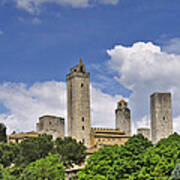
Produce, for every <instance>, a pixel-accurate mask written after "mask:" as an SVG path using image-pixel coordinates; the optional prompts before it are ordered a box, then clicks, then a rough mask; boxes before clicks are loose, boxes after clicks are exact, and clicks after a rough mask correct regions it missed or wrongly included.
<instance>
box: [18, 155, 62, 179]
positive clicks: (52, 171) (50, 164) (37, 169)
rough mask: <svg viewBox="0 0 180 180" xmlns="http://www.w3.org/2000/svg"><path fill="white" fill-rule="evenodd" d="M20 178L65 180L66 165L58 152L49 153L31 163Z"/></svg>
mask: <svg viewBox="0 0 180 180" xmlns="http://www.w3.org/2000/svg"><path fill="white" fill-rule="evenodd" d="M19 179H20V180H37V179H38V180H45V179H47V180H63V179H65V175H64V166H63V164H62V162H61V160H60V159H59V156H58V155H57V154H55V155H48V156H46V157H45V158H42V159H39V160H37V161H35V162H32V163H30V164H29V165H28V166H27V167H26V168H25V169H24V171H23V173H22V174H21V176H20V178H19Z"/></svg>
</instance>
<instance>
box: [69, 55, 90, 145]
mask: <svg viewBox="0 0 180 180" xmlns="http://www.w3.org/2000/svg"><path fill="white" fill-rule="evenodd" d="M89 77H90V73H89V72H86V70H85V66H84V64H83V63H82V60H81V59H80V61H79V64H78V65H77V66H75V67H73V68H71V69H70V73H69V74H68V75H66V82H67V109H68V136H71V137H72V138H75V139H76V140H77V141H81V142H83V143H84V144H85V145H86V146H87V147H90V130H91V122H90V93H89Z"/></svg>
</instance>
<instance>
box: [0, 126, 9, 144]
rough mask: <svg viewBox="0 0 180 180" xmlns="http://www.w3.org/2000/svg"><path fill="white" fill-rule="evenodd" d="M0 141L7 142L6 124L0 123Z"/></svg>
mask: <svg viewBox="0 0 180 180" xmlns="http://www.w3.org/2000/svg"><path fill="white" fill-rule="evenodd" d="M0 142H7V136H6V126H5V125H4V124H2V123H0Z"/></svg>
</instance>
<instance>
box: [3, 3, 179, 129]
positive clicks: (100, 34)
mask: <svg viewBox="0 0 180 180" xmlns="http://www.w3.org/2000/svg"><path fill="white" fill-rule="evenodd" d="M34 2H35V1H34V0H28V1H26V3H25V0H22V1H20V0H1V1H0V86H2V87H3V85H4V84H6V83H7V82H9V83H11V85H9V86H10V87H9V86H8V90H9V89H10V88H11V89H13V88H14V86H19V83H23V84H24V85H25V86H26V87H25V88H24V91H28V90H29V89H28V88H31V87H32V86H33V85H34V84H36V83H42V84H43V83H46V82H52V81H55V82H65V75H66V74H67V73H68V72H69V68H70V67H72V66H73V65H75V64H77V62H78V60H79V58H80V57H82V59H83V60H84V63H85V64H86V67H87V70H88V71H90V72H91V82H92V84H93V85H94V88H97V89H98V90H100V91H101V94H103V93H105V94H106V95H107V96H110V97H112V99H113V98H115V97H116V96H117V97H119V96H122V97H125V98H129V102H130V100H131V101H132V102H133V103H132V104H131V102H130V106H131V107H132V108H133V107H135V102H134V100H135V99H136V98H137V97H136V98H135V99H133V97H134V96H135V94H136V93H138V94H141V93H142V92H141V91H144V90H143V88H144V85H145V84H146V83H149V81H150V80H151V82H152V81H154V79H148V80H146V81H144V79H141V78H140V79H136V78H135V79H134V82H135V83H136V81H137V84H139V86H138V87H140V89H138V87H137V88H135V89H133V88H132V87H130V86H132V83H131V82H129V79H131V77H129V79H128V80H126V77H128V75H127V74H126V73H124V70H123V69H124V68H123V69H121V65H120V66H118V65H119V64H118V63H117V61H119V62H120V61H121V60H122V57H124V59H126V58H128V56H124V55H123V56H121V57H120V56H119V54H120V53H121V51H120V52H119V51H118V52H117V53H116V54H115V55H114V54H113V55H110V54H109V53H108V52H107V50H113V49H115V47H117V46H118V45H120V46H122V47H124V48H125V47H126V48H127V47H130V48H132V49H133V45H135V44H136V43H138V42H143V43H144V45H143V47H145V46H146V45H147V43H148V42H151V43H152V44H153V45H154V46H157V47H160V48H161V53H163V52H165V53H167V54H168V53H169V54H170V53H171V54H174V55H175V56H177V59H178V60H177V61H179V57H178V54H179V53H180V50H178V49H179V48H180V43H179V42H180V40H179V37H180V1H179V0H119V1H118V0H99V1H98V0H97V1H95V0H94V1H92V0H91V1H88V0H77V1H76V2H77V3H76V2H75V1H74V0H64V1H62V0H52V1H50V0H43V1H41V2H40V1H39V0H37V2H38V3H36V4H35V3H34ZM146 47H147V46H146ZM149 48H152V49H153V48H154V47H152V46H150V47H149ZM125 52H126V51H125ZM138 52H139V51H138ZM140 52H141V51H140ZM153 52H154V51H153ZM139 56H141V54H139ZM153 57H154V56H153ZM114 58H115V59H116V62H115V61H113V59H114ZM132 59H133V57H132ZM135 59H136V60H137V62H139V61H138V59H137V58H135ZM167 59H169V56H168V58H167ZM142 61H143V59H142ZM167 61H168V60H167ZM155 62H156V61H155ZM162 63H163V62H162ZM117 64H118V65H117ZM160 64H161V62H160ZM114 65H117V67H119V69H117V68H115V66H114ZM167 66H169V65H168V63H167ZM137 67H138V64H137ZM139 67H140V66H139ZM142 67H143V66H142ZM126 68H127V67H126ZM135 69H136V67H135ZM137 69H138V68H137ZM133 70H134V68H133V69H132V70H130V71H129V72H128V74H131V72H132V71H133ZM157 71H159V70H157ZM123 73H124V74H123ZM137 73H138V72H136V74H137ZM150 73H154V70H153V71H152V72H150ZM155 74H156V73H155ZM176 74H177V73H176ZM176 74H175V75H176ZM123 75H124V76H125V78H124V79H125V80H123V79H122V77H123ZM133 77H136V75H133ZM178 77H179V74H178V75H177V78H178ZM137 78H138V76H137ZM164 79H166V80H167V79H168V81H167V83H168V84H171V83H169V82H172V76H168V77H166V75H163V76H162V77H161V78H160V79H159V80H158V82H162V81H163V80H164ZM157 84H161V83H157ZM141 85H142V86H141ZM149 85H151V83H149ZM147 86H148V85H147ZM153 86H154V88H152V89H151V88H149V89H151V91H147V94H146V97H147V100H145V101H143V100H142V105H141V106H139V109H136V112H133V113H134V121H140V122H142V121H144V120H143V118H145V119H146V118H148V116H147V117H145V116H146V114H148V106H147V103H148V96H149V95H150V93H151V92H153V91H156V90H163V91H165V90H166V89H167V90H169V91H171V90H172V89H173V88H177V89H178V88H179V87H180V86H178V85H177V83H176V82H175V83H174V84H172V85H168V87H167V88H166V87H164V86H163V85H162V86H159V85H157V86H156V84H153ZM141 87H142V88H141ZM173 90H174V89H173ZM173 90H172V93H173V92H174V91H173ZM133 93H134V94H133ZM7 96H8V95H6V97H4V96H3V97H0V114H3V115H4V114H5V116H6V117H5V118H4V116H3V118H1V119H2V120H1V121H4V122H5V121H6V120H7V119H8V118H7V117H9V114H10V115H12V116H13V115H14V116H15V114H14V113H15V112H14V111H13V108H12V106H10V105H9V101H10V99H9V98H8V97H7ZM131 96H132V99H131ZM144 97H145V95H144V96H142V98H144ZM35 98H38V97H35ZM115 99H116V98H115ZM115 99H113V102H114V101H115ZM14 103H15V102H14ZM24 103H26V102H24ZM174 104H176V103H174ZM140 109H143V112H144V113H141V112H139V111H140ZM174 109H175V110H174V117H175V118H176V119H177V118H179V117H180V116H179V115H180V112H179V111H178V110H176V109H178V107H175V108H174ZM134 111H135V108H134ZM52 113H53V112H52ZM55 113H56V112H55ZM101 115H102V119H103V114H101ZM94 116H95V115H94ZM97 117H100V114H99V115H98V116H97ZM109 118H110V117H109ZM95 119H96V118H95ZM16 121H18V119H17V118H16ZM110 123H111V122H109V123H107V124H110ZM7 124H8V123H7ZM94 124H96V123H94ZM99 125H100V123H99ZM135 126H136V125H135ZM30 128H31V125H30ZM19 129H21V127H19Z"/></svg>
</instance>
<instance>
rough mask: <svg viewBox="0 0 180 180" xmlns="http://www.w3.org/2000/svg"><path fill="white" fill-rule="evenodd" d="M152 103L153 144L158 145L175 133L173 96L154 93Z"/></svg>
mask: <svg viewBox="0 0 180 180" xmlns="http://www.w3.org/2000/svg"><path fill="white" fill-rule="evenodd" d="M150 101H151V105H150V106H151V133H152V142H153V143H156V142H158V141H159V140H160V139H161V138H166V137H168V136H169V135H170V134H172V132H173V125H172V108H171V94H170V93H154V94H152V95H151V100H150Z"/></svg>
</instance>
